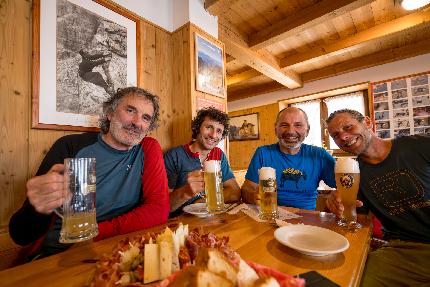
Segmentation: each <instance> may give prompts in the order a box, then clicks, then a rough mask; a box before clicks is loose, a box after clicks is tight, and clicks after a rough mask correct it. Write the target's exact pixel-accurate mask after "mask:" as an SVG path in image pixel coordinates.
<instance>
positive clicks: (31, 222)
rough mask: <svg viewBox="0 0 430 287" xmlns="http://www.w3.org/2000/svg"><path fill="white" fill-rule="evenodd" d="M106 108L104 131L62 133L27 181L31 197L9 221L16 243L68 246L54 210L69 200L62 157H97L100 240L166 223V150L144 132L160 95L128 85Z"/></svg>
mask: <svg viewBox="0 0 430 287" xmlns="http://www.w3.org/2000/svg"><path fill="white" fill-rule="evenodd" d="M103 112H104V115H103V117H102V119H101V127H100V128H101V133H99V134H95V133H84V134H79V135H68V136H65V137H62V138H60V139H59V140H57V142H56V143H54V145H53V146H52V148H51V149H50V151H49V152H48V154H47V155H46V156H45V158H44V159H43V162H42V164H41V165H40V167H39V170H38V171H37V174H36V176H35V177H33V178H31V179H30V180H29V181H28V182H27V199H26V200H25V202H24V204H23V206H22V207H21V208H20V209H19V210H18V211H17V212H16V213H15V214H14V215H13V216H12V218H11V220H10V223H9V231H10V235H11V237H12V238H13V240H14V241H15V242H16V243H18V244H20V245H27V244H30V243H35V246H34V247H35V248H34V250H35V251H36V253H38V254H39V255H40V256H47V255H50V254H54V253H58V252H61V251H63V250H65V249H66V248H68V247H69V246H70V245H66V244H61V243H59V242H58V239H59V232H60V229H61V219H60V218H58V217H57V216H56V215H55V213H54V212H53V211H54V209H55V208H58V207H60V206H61V205H62V203H63V202H64V200H65V196H64V193H63V186H64V179H63V175H62V172H63V171H64V165H63V161H64V159H65V158H69V157H95V158H96V161H97V167H96V172H97V187H96V189H97V196H96V209H97V222H98V228H99V235H98V236H97V238H96V239H103V238H106V237H110V236H114V235H117V234H125V233H129V232H132V231H136V230H140V229H144V228H149V227H151V226H154V225H158V224H162V223H164V222H166V220H167V217H168V214H169V194H168V187H167V177H166V171H165V168H164V162H163V155H162V151H161V148H160V145H159V144H158V142H157V141H156V140H155V139H153V138H150V137H147V136H146V134H147V133H148V132H150V131H151V130H153V129H154V128H155V127H156V126H157V121H158V118H159V114H160V107H159V103H158V97H157V96H154V95H152V94H151V93H148V92H147V91H145V90H143V89H140V88H135V87H130V88H125V89H122V90H119V91H118V92H117V93H116V94H115V95H114V96H112V97H111V98H110V99H109V100H108V101H106V102H105V103H104V104H103Z"/></svg>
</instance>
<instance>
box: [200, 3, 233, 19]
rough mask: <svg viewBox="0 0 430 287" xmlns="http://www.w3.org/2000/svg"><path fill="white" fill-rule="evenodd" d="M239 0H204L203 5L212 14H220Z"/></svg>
mask: <svg viewBox="0 0 430 287" xmlns="http://www.w3.org/2000/svg"><path fill="white" fill-rule="evenodd" d="M238 1H239V0H205V4H204V7H205V9H206V10H207V11H208V12H209V13H210V14H212V15H216V16H220V15H221V14H222V13H224V12H225V10H227V9H230V7H231V5H233V4H234V3H236V2H238Z"/></svg>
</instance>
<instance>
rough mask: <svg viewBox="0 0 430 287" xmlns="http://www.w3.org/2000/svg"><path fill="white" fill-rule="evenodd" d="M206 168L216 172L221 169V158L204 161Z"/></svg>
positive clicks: (208, 170)
mask: <svg viewBox="0 0 430 287" xmlns="http://www.w3.org/2000/svg"><path fill="white" fill-rule="evenodd" d="M204 169H205V171H206V172H211V173H215V172H217V171H218V170H220V161H219V160H207V161H205V162H204Z"/></svg>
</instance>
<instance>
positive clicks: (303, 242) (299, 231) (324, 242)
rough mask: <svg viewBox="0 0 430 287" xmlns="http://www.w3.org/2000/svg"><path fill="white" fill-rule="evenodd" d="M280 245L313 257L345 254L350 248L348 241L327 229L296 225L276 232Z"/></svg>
mask: <svg viewBox="0 0 430 287" xmlns="http://www.w3.org/2000/svg"><path fill="white" fill-rule="evenodd" d="M275 238H276V240H278V241H279V242H280V243H282V244H284V245H285V246H288V247H290V248H292V249H295V250H297V251H299V252H301V253H303V254H306V255H311V256H325V255H330V254H335V253H339V252H343V251H345V250H346V249H348V248H349V242H348V239H346V238H345V237H344V236H342V235H340V234H339V233H336V232H334V231H331V230H329V229H326V228H322V227H318V226H312V225H303V224H295V225H288V226H283V227H280V228H278V229H276V230H275Z"/></svg>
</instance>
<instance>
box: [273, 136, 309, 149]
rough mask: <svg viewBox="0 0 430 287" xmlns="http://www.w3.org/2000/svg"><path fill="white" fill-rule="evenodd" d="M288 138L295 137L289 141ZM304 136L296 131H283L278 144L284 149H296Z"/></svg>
mask: <svg viewBox="0 0 430 287" xmlns="http://www.w3.org/2000/svg"><path fill="white" fill-rule="evenodd" d="M289 138H297V139H296V141H293V142H291V140H289ZM304 140H305V138H304V137H303V136H302V135H300V134H297V133H284V134H282V137H280V138H279V144H280V145H281V146H282V147H284V148H286V149H292V150H295V149H298V148H300V146H301V145H302V143H303V141H304Z"/></svg>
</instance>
